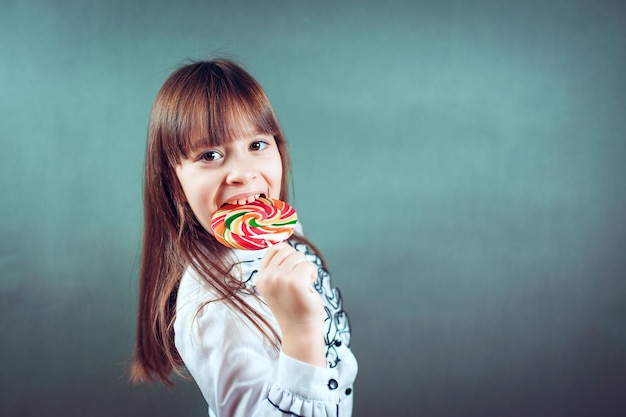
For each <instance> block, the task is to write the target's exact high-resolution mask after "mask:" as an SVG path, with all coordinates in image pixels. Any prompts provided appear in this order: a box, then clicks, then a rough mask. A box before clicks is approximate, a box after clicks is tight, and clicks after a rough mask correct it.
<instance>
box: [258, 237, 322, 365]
mask: <svg viewBox="0 0 626 417" xmlns="http://www.w3.org/2000/svg"><path fill="white" fill-rule="evenodd" d="M316 277H317V267H316V266H315V265H313V263H311V262H310V261H308V260H307V259H306V257H305V255H304V254H303V253H302V252H298V251H297V250H295V249H294V248H292V247H291V246H289V245H288V244H286V243H281V244H278V245H276V246H273V247H271V248H270V249H269V250H268V251H267V253H266V254H265V256H264V257H263V260H262V261H261V264H260V265H259V273H258V275H257V278H256V287H257V289H258V291H259V293H260V294H261V296H262V297H263V299H264V300H265V302H266V303H267V305H268V307H269V308H270V310H271V311H272V313H273V314H274V317H276V320H277V321H278V325H279V327H280V330H281V333H282V350H283V352H284V353H285V354H287V355H289V356H291V357H292V358H294V359H297V360H299V361H302V362H305V363H308V364H310V365H313V366H320V367H326V356H325V352H324V338H323V334H324V333H323V332H324V318H325V313H324V305H323V303H322V300H321V298H320V296H319V294H318V293H317V292H316V291H315V290H314V289H313V282H315V278H316Z"/></svg>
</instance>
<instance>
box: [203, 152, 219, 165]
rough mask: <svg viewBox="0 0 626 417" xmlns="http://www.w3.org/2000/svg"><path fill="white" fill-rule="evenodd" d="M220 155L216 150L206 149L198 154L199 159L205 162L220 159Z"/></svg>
mask: <svg viewBox="0 0 626 417" xmlns="http://www.w3.org/2000/svg"><path fill="white" fill-rule="evenodd" d="M221 157H222V155H220V153H219V152H216V151H207V152H204V153H202V155H200V159H201V160H203V161H206V162H213V161H216V160H218V159H220V158H221Z"/></svg>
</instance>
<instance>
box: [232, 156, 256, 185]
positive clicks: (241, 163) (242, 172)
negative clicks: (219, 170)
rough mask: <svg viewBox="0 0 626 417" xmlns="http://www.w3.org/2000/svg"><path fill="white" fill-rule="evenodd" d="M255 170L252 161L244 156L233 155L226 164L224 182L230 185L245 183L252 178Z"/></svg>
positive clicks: (254, 175)
mask: <svg viewBox="0 0 626 417" xmlns="http://www.w3.org/2000/svg"><path fill="white" fill-rule="evenodd" d="M256 176H257V171H256V169H255V167H254V164H253V163H252V161H250V160H249V159H247V158H245V157H233V158H231V160H230V164H229V166H228V173H227V174H226V183H227V184H231V185H236V184H247V183H249V182H250V181H252V180H254V179H255V178H256Z"/></svg>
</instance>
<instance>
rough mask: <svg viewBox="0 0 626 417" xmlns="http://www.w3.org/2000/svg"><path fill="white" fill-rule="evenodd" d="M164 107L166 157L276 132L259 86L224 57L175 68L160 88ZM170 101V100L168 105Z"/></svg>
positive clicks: (175, 159)
mask: <svg viewBox="0 0 626 417" xmlns="http://www.w3.org/2000/svg"><path fill="white" fill-rule="evenodd" d="M159 96H161V97H160V98H161V99H162V100H163V101H164V103H163V104H164V105H163V106H159V107H160V108H161V109H169V113H170V114H167V115H163V116H166V117H164V118H160V119H161V120H162V121H166V122H165V123H163V124H162V126H161V128H162V129H163V130H164V131H162V133H163V134H164V135H163V139H165V143H164V145H165V149H166V153H167V154H168V155H167V156H168V159H169V161H170V163H172V164H177V163H179V162H180V159H181V157H182V158H189V157H190V155H191V154H192V153H193V152H194V150H197V149H200V148H206V147H214V146H221V145H223V144H225V143H228V142H229V141H231V140H233V139H235V138H238V137H242V136H246V135H251V134H259V133H264V134H270V135H273V136H275V137H276V136H277V135H280V127H279V124H278V121H277V119H276V116H275V114H274V111H273V110H272V107H271V105H270V103H269V100H268V98H267V96H266V95H265V92H264V91H263V89H262V88H261V86H260V85H259V84H258V83H257V82H256V81H255V80H254V79H253V78H252V76H250V75H249V74H248V73H247V72H245V71H242V70H241V68H239V67H236V66H234V65H233V64H232V63H231V62H229V61H219V60H218V61H212V62H199V63H196V64H193V65H190V66H187V67H184V68H181V69H180V70H179V71H177V72H176V73H174V74H173V75H172V76H171V77H170V79H168V81H167V82H166V83H165V84H164V85H163V88H162V91H161V93H160V94H159ZM172 104H173V105H172Z"/></svg>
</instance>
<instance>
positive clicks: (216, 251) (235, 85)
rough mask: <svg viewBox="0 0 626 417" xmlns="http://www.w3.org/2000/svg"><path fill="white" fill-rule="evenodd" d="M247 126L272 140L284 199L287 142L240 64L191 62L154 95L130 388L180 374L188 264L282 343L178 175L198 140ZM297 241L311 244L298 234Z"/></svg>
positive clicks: (221, 139)
mask: <svg viewBox="0 0 626 417" xmlns="http://www.w3.org/2000/svg"><path fill="white" fill-rule="evenodd" d="M244 126H254V127H255V128H256V129H257V130H258V132H259V133H265V134H271V135H273V136H274V138H275V140H276V144H277V146H278V150H279V152H280V156H281V161H282V165H283V179H282V184H281V196H280V198H281V199H282V200H285V201H287V200H288V190H289V177H290V168H291V167H290V159H289V152H288V149H287V143H286V142H285V139H284V136H283V133H282V131H281V128H280V125H279V123H278V119H277V117H276V115H275V113H274V110H273V109H272V106H271V104H270V102H269V100H268V98H267V96H266V94H265V92H264V91H263V89H262V88H261V86H260V85H259V84H258V83H257V82H256V80H255V79H254V78H253V77H252V76H251V75H250V74H249V73H248V72H246V71H245V70H244V69H243V68H242V67H241V66H240V65H238V64H236V63H234V62H233V61H230V60H226V59H215V60H211V61H201V62H192V63H190V64H187V65H184V66H182V67H180V68H179V69H178V70H176V71H175V72H174V73H173V74H172V75H171V76H170V77H169V78H168V79H167V80H166V81H165V83H164V84H163V86H162V87H161V89H160V90H159V92H158V94H157V96H156V99H155V101H154V105H153V107H152V112H151V114H150V123H149V128H148V138H147V147H146V160H145V178H144V229H143V242H142V245H143V248H142V254H141V269H140V282H139V308H138V318H137V334H136V343H135V350H134V363H133V365H132V366H131V369H130V376H131V380H133V381H134V382H141V381H146V380H155V379H158V380H161V381H163V382H165V383H166V384H168V385H172V384H173V383H172V380H171V379H170V375H171V373H172V371H175V372H177V373H179V374H182V373H181V370H182V369H183V363H182V360H181V358H180V356H179V354H178V352H177V350H176V347H175V345H174V330H173V322H174V318H175V310H176V294H177V290H178V285H179V283H180V279H181V277H182V275H183V273H184V271H185V269H186V268H187V267H189V266H192V267H193V268H194V269H195V270H196V271H198V272H199V274H200V275H201V276H202V277H203V279H205V280H206V281H207V282H208V284H209V285H211V287H212V288H213V289H214V290H215V291H216V292H217V293H218V294H219V295H220V296H221V298H220V300H222V301H223V302H226V303H228V304H229V305H230V306H231V307H232V308H234V309H235V310H236V311H239V312H240V313H242V314H243V316H244V317H246V318H247V319H248V320H249V321H250V322H251V323H252V324H253V325H254V327H255V328H256V329H257V330H259V331H260V332H261V333H262V334H263V335H264V337H266V338H268V339H269V340H270V341H271V342H272V343H274V345H275V346H277V344H278V343H279V336H278V334H277V333H276V332H275V331H274V330H273V329H272V327H271V326H270V325H269V324H268V323H267V321H266V320H265V319H264V318H263V317H262V316H261V315H260V314H259V313H258V312H257V311H255V310H254V309H252V308H251V307H249V306H248V304H246V302H245V301H244V300H243V298H242V297H241V294H242V293H241V290H243V288H244V286H243V284H242V283H241V282H240V281H239V280H237V279H229V278H233V277H232V276H230V269H231V267H232V265H228V264H227V263H226V262H225V259H226V254H227V253H228V250H229V249H227V248H225V247H224V246H222V245H221V244H220V243H218V242H217V240H215V238H214V237H213V236H212V235H211V234H209V233H208V232H207V231H206V230H204V228H203V227H202V226H201V225H200V223H199V222H198V221H197V220H196V218H195V216H194V214H193V212H192V211H191V208H190V207H189V205H188V204H187V203H186V202H185V198H184V195H183V191H182V188H181V186H180V183H179V182H178V178H177V177H176V173H175V169H176V166H177V165H178V164H179V163H180V162H181V159H182V158H186V157H188V156H189V154H190V152H191V151H192V150H193V149H194V148H195V147H196V146H198V143H197V140H198V137H200V138H201V140H202V141H203V143H204V144H206V145H207V146H219V145H222V144H224V143H227V142H229V141H230V140H232V139H233V138H235V137H237V135H238V134H241V133H242V130H241V129H243V128H244ZM192 131H193V133H194V134H192ZM198 132H200V133H201V134H200V135H198ZM194 140H195V141H196V143H194ZM295 238H296V239H297V240H300V241H304V242H306V243H308V244H310V242H308V241H307V240H306V239H305V238H304V237H302V236H296V237H295ZM311 247H312V248H313V249H314V250H316V249H315V247H314V246H312V245H311Z"/></svg>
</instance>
